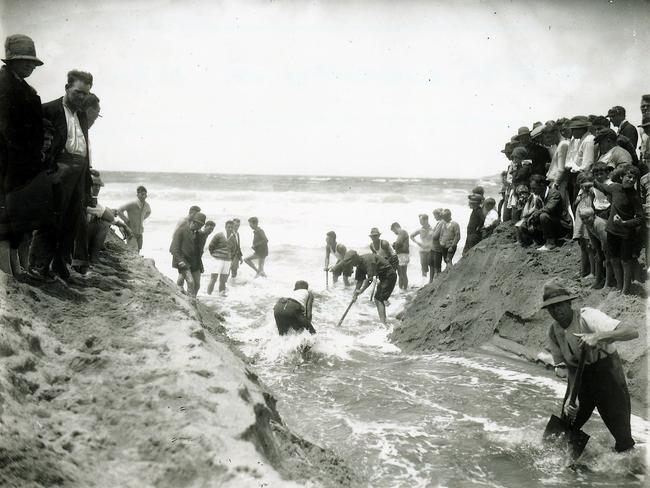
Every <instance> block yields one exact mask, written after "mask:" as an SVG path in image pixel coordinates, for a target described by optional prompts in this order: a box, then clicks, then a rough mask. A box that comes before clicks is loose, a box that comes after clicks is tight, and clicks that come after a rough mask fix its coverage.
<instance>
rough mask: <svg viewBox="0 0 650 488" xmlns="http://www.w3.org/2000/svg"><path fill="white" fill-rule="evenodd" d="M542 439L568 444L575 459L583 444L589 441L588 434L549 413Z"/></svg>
mask: <svg viewBox="0 0 650 488" xmlns="http://www.w3.org/2000/svg"><path fill="white" fill-rule="evenodd" d="M543 439H544V441H546V442H549V441H550V442H553V441H555V442H557V443H558V444H559V443H562V444H566V445H568V447H569V452H570V453H571V456H572V458H573V459H574V460H575V459H578V457H580V454H582V451H584V450H585V446H586V445H587V442H589V435H588V434H586V433H585V432H583V431H582V430H580V429H576V428H575V427H574V426H573V425H571V424H570V423H569V422H568V421H566V420H564V419H561V418H560V417H558V416H556V415H551V418H550V419H549V421H548V424H546V429H544V436H543Z"/></svg>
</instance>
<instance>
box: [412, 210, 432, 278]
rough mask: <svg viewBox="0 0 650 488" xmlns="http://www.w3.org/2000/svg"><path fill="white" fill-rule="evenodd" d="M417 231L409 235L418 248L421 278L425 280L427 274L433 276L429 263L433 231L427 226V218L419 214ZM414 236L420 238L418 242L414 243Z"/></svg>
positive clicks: (430, 263) (425, 215)
mask: <svg viewBox="0 0 650 488" xmlns="http://www.w3.org/2000/svg"><path fill="white" fill-rule="evenodd" d="M420 225H421V226H422V227H421V228H420V229H419V230H416V231H415V232H413V233H412V234H411V240H412V241H413V242H415V243H416V244H417V245H418V246H419V247H420V266H421V267H422V278H423V279H426V277H427V274H428V273H432V274H433V263H432V261H431V248H432V247H433V229H432V228H431V225H430V224H429V216H428V215H427V214H420ZM416 236H420V242H418V241H416V240H415V238H416Z"/></svg>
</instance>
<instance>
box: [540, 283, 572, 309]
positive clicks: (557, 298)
mask: <svg viewBox="0 0 650 488" xmlns="http://www.w3.org/2000/svg"><path fill="white" fill-rule="evenodd" d="M576 298H578V295H574V294H572V293H570V292H569V290H567V289H566V288H565V287H564V286H563V285H562V284H561V283H558V282H557V281H550V282H548V283H546V284H545V285H544V295H543V298H542V300H543V302H542V308H546V307H548V306H549V305H553V304H554V303H560V302H566V301H567V300H575V299H576Z"/></svg>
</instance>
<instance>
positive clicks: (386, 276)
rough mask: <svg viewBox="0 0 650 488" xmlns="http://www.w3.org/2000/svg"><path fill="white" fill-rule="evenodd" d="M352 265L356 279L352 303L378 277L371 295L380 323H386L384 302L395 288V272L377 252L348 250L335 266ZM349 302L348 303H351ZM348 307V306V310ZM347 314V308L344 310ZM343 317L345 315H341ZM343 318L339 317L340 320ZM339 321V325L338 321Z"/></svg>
mask: <svg viewBox="0 0 650 488" xmlns="http://www.w3.org/2000/svg"><path fill="white" fill-rule="evenodd" d="M346 265H349V266H353V267H354V268H355V275H354V279H355V280H356V282H357V284H356V288H355V290H354V293H353V294H352V303H354V302H355V301H356V299H357V297H358V296H359V295H361V294H362V293H363V292H364V291H366V288H368V287H369V286H370V285H371V284H372V281H373V278H374V277H375V276H376V277H377V278H378V279H379V284H378V285H377V289H376V291H375V295H374V297H373V299H374V301H375V305H376V306H377V313H378V314H379V320H381V323H382V324H385V323H386V303H385V302H387V301H388V298H390V295H391V293H393V290H394V289H395V283H396V282H397V273H395V270H394V269H393V267H392V266H391V265H390V263H389V262H388V260H387V259H385V258H383V257H382V256H380V255H379V254H371V253H368V254H362V255H361V256H359V254H357V252H356V251H348V252H346V253H345V256H344V257H343V260H342V261H341V262H340V263H339V264H337V265H336V266H341V267H343V266H346ZM352 303H350V305H352ZM349 309H350V307H348V310H349ZM346 314H347V310H346ZM343 317H345V315H344V316H343ZM342 321H343V319H341V322H342ZM341 322H339V325H340V323H341Z"/></svg>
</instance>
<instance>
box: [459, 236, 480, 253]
mask: <svg viewBox="0 0 650 488" xmlns="http://www.w3.org/2000/svg"><path fill="white" fill-rule="evenodd" d="M479 242H481V236H480V234H467V237H466V238H465V247H464V248H463V256H464V255H465V254H467V251H469V250H470V249H471V248H473V247H474V246H476V245H477V244H478V243H479Z"/></svg>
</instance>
